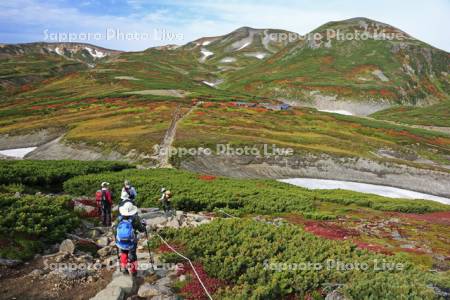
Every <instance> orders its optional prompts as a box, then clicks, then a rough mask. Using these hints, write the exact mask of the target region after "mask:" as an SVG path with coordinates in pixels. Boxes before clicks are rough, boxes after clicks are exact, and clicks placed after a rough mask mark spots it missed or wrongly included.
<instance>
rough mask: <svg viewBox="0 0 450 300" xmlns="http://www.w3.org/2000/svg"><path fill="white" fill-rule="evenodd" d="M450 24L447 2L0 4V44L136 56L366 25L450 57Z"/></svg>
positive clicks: (27, 0) (65, 0) (59, 0)
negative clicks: (220, 39) (213, 41)
mask: <svg viewBox="0 0 450 300" xmlns="http://www.w3.org/2000/svg"><path fill="white" fill-rule="evenodd" d="M449 16H450V1H449V0H427V1H425V2H424V1H417V0H409V1H406V0H397V1H395V0H390V1H388V0H377V1H350V0H340V1H337V0H329V1H325V0H298V1H288V0H281V1H273V0H272V1H268V0H239V1H237V0H217V1H209V0H206V1H198V0H192V1H189V0H184V1H183V0H166V1H160V0H79V1H69V0H41V1H38V0H14V1H7V0H0V43H19V42H34V41H45V40H46V41H52V40H54V39H56V38H60V39H64V38H65V37H68V35H69V34H71V35H72V37H73V38H78V40H79V41H84V42H89V43H92V44H96V45H99V46H104V47H108V48H113V49H120V50H133V51H137V50H143V49H146V48H148V47H151V46H157V45H164V44H185V43H187V42H189V41H191V40H194V39H196V38H199V37H203V36H214V35H222V34H226V33H228V32H230V31H233V30H234V29H236V28H238V27H241V26H250V27H255V28H278V29H286V30H291V31H294V32H297V33H300V34H305V33H308V32H309V31H311V30H313V29H315V28H316V27H318V26H320V25H322V24H324V23H326V22H328V21H334V20H342V19H347V18H352V17H367V18H371V19H375V20H377V21H381V22H385V23H388V24H391V25H393V26H395V27H398V28H400V29H402V30H404V31H406V32H407V33H409V34H411V35H412V36H414V37H416V38H418V39H420V40H422V41H425V42H427V43H429V44H431V45H433V46H435V47H438V48H441V49H444V50H446V51H450V34H448V32H447V30H448V29H449V28H450V18H449ZM162 33H165V34H164V35H163V34H162ZM108 34H109V37H108ZM125 34H129V35H132V37H131V39H130V38H126V37H125V36H124V35H125ZM133 34H134V36H133Z"/></svg>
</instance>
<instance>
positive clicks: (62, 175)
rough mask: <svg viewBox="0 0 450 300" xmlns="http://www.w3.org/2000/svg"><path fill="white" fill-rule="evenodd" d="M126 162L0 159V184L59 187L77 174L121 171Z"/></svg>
mask: <svg viewBox="0 0 450 300" xmlns="http://www.w3.org/2000/svg"><path fill="white" fill-rule="evenodd" d="M131 167H132V166H131V165H129V164H128V163H123V162H111V161H75V160H58V161H55V160H50V161H45V160H15V161H9V160H4V161H0V184H23V185H27V186H33V187H46V188H48V187H50V188H52V189H53V190H54V189H55V188H61V186H62V183H63V182H64V181H66V180H67V179H69V178H72V177H74V176H78V175H85V174H91V173H101V172H107V171H121V170H123V169H128V168H131Z"/></svg>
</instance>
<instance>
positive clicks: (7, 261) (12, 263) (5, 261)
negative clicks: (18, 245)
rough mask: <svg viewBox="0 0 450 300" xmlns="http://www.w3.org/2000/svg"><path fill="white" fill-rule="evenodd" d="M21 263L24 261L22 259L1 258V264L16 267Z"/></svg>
mask: <svg viewBox="0 0 450 300" xmlns="http://www.w3.org/2000/svg"><path fill="white" fill-rule="evenodd" d="M21 263H22V261H20V260H14V259H5V258H0V266H6V267H14V266H17V265H20V264H21Z"/></svg>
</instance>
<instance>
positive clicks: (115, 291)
mask: <svg viewBox="0 0 450 300" xmlns="http://www.w3.org/2000/svg"><path fill="white" fill-rule="evenodd" d="M124 296H125V294H124V292H123V290H122V289H121V288H120V287H111V288H106V289H104V290H102V291H100V292H99V293H98V294H97V295H95V297H93V298H91V300H122V299H123V298H124Z"/></svg>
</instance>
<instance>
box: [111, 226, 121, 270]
mask: <svg viewBox="0 0 450 300" xmlns="http://www.w3.org/2000/svg"><path fill="white" fill-rule="evenodd" d="M113 239H114V246H115V247H116V253H117V263H118V264H119V271H120V272H122V266H121V265H120V250H119V247H118V246H117V240H116V233H115V232H114V229H113Z"/></svg>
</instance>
